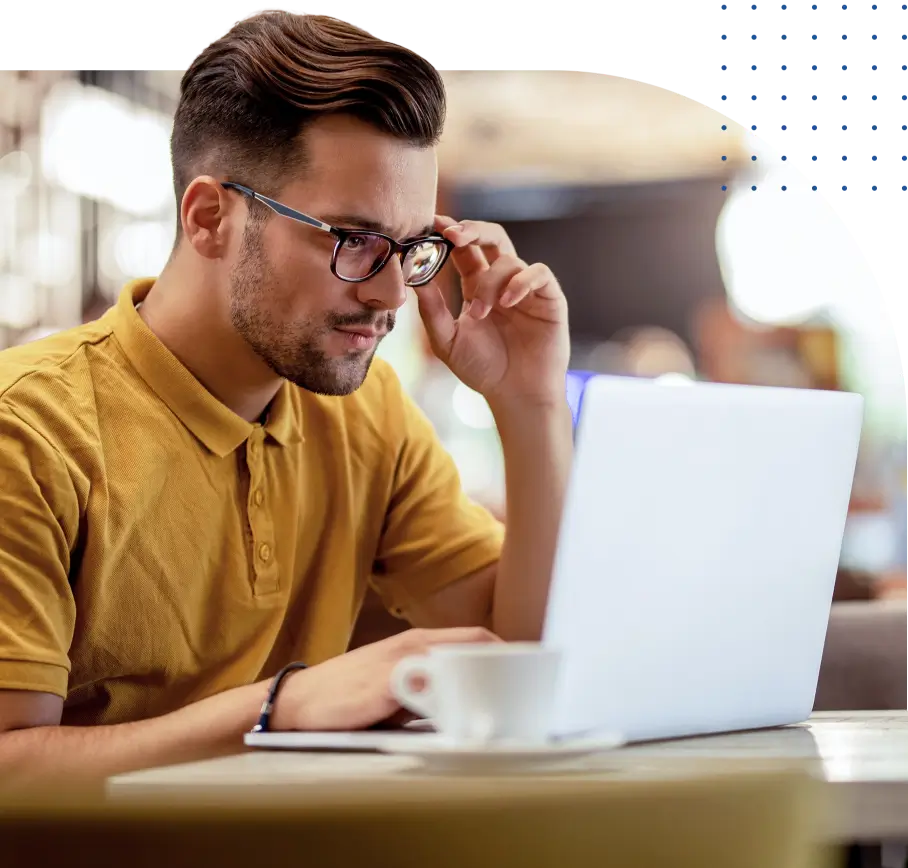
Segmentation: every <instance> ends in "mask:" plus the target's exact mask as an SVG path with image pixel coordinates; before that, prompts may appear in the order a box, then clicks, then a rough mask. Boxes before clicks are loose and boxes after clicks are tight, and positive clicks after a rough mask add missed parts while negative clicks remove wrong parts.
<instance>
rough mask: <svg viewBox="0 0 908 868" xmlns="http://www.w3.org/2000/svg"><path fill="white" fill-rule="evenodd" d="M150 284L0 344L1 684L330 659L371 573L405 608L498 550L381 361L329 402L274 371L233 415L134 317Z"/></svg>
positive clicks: (84, 692) (140, 689)
mask: <svg viewBox="0 0 908 868" xmlns="http://www.w3.org/2000/svg"><path fill="white" fill-rule="evenodd" d="M151 285H152V281H136V282H134V283H132V284H130V285H128V286H127V287H126V288H125V289H124V291H123V293H122V295H121V297H120V300H119V303H118V304H117V305H116V306H115V307H113V308H112V309H111V310H109V311H108V312H107V313H106V314H105V315H104V316H103V317H101V318H100V319H99V320H96V321H95V322H92V323H88V324H87V325H84V326H81V327H79V328H76V329H72V330H70V331H66V332H62V333H60V334H57V335H54V336H52V337H50V338H46V339H44V340H40V341H37V342H35V343H31V344H27V345H25V346H22V347H17V348H14V349H10V350H6V351H4V352H2V353H0V689H2V688H12V689H21V690H38V691H46V692H49V693H55V694H58V695H59V696H62V697H64V698H65V703H64V712H63V723H64V724H102V723H105V724H109V723H121V722H125V721H131V720H138V719H142V718H147V717H152V716H156V715H160V714H164V713H166V712H169V711H172V710H174V709H176V708H179V707H181V706H184V705H186V704H188V703H191V702H194V701H197V700H199V699H202V698H204V697H206V696H210V695H212V694H214V693H219V692H220V691H223V690H226V689H228V688H231V687H236V686H239V685H243V684H249V683H251V682H254V681H257V680H259V679H262V678H267V677H269V676H270V675H273V674H274V673H275V672H276V671H277V670H278V669H279V668H280V667H281V666H282V665H283V664H285V663H287V662H288V661H290V660H304V661H306V662H308V663H310V664H314V663H318V662H320V661H322V660H325V659H327V658H329V657H332V656H335V655H337V654H341V653H343V652H344V650H345V648H346V646H347V643H348V641H349V638H350V634H351V631H352V627H353V623H354V620H355V618H356V615H357V613H358V611H359V608H360V605H361V603H362V600H363V595H364V593H365V591H366V586H367V584H368V583H370V582H371V583H372V584H373V586H374V587H375V588H376V590H377V591H378V592H379V594H380V595H381V596H382V598H383V600H384V601H385V602H386V604H387V605H388V607H389V609H390V610H391V611H392V612H394V613H395V614H397V615H399V616H403V617H405V616H406V614H407V609H408V607H409V606H410V605H411V604H412V603H413V602H414V601H416V600H419V599H420V598H424V597H426V596H427V595H429V594H432V593H433V592H434V591H437V590H439V589H440V588H441V587H443V586H444V585H447V584H449V583H450V582H453V581H455V580H456V579H459V578H462V577H464V576H467V575H469V574H470V573H472V572H474V571H476V570H479V569H482V568H483V567H485V566H487V565H489V564H491V563H494V562H495V561H496V560H497V559H498V556H499V552H500V548H501V542H502V537H503V529H502V527H501V525H500V524H499V523H498V522H497V521H496V520H495V519H494V518H492V517H491V516H490V515H489V514H488V513H487V512H486V511H485V510H484V509H482V508H480V507H479V506H477V505H476V504H474V503H472V502H471V501H470V500H468V499H467V497H466V496H465V495H464V494H463V492H462V490H461V486H460V481H459V478H458V474H457V471H456V468H455V466H454V464H453V462H452V460H451V458H450V456H449V455H448V454H447V452H446V451H445V450H444V449H443V447H442V446H441V445H440V443H439V441H438V440H437V438H436V435H435V433H434V430H433V429H432V426H431V425H430V423H429V422H428V420H427V419H426V418H425V416H424V415H423V414H422V412H421V411H420V410H419V409H418V408H417V407H416V406H415V405H414V403H413V402H412V401H411V400H410V399H409V398H408V397H407V396H406V395H405V394H404V393H403V391H402V389H401V386H400V383H399V381H398V379H397V377H396V376H395V374H394V372H393V370H392V369H391V368H390V367H389V366H388V365H387V364H386V363H384V362H382V361H380V360H375V361H374V362H373V364H372V368H371V370H370V372H369V375H368V377H367V378H366V381H365V382H364V384H363V385H362V387H361V388H360V389H358V390H357V391H356V392H355V393H353V394H352V395H349V396H346V397H324V396H319V395H315V394H311V393H309V392H306V391H304V390H302V389H299V388H297V387H295V386H293V385H292V384H290V383H287V382H285V383H284V384H283V386H282V387H281V390H280V392H279V393H278V395H277V397H276V398H275V400H274V402H273V403H272V405H271V407H270V409H269V413H268V416H267V420H266V421H265V424H264V425H259V424H251V423H249V422H246V421H245V420H243V419H242V418H240V417H239V416H237V415H236V414H234V413H233V412H232V411H231V410H229V409H228V408H227V407H225V406H224V405H223V404H221V403H220V402H219V401H218V400H216V399H215V398H214V397H213V396H212V395H211V394H210V393H208V392H207V391H206V390H205V389H204V388H203V387H202V385H201V384H200V383H199V382H198V381H197V380H196V379H195V378H194V377H193V376H192V375H191V374H190V373H189V371H188V370H187V369H186V368H185V367H184V366H183V365H182V364H181V363H180V362H179V361H178V360H177V359H176V357H175V356H174V355H172V354H171V353H170V352H169V350H167V349H166V348H165V347H164V345H163V344H162V343H161V342H160V341H159V340H158V339H157V338H156V337H155V335H154V334H153V333H152V332H151V330H150V329H149V328H148V327H147V326H146V325H145V323H144V322H143V321H142V319H141V318H140V317H139V315H138V313H137V312H136V309H135V305H136V304H137V303H138V302H139V301H140V300H141V299H142V298H143V297H144V295H145V294H146V293H147V291H148V289H149V288H150V287H151Z"/></svg>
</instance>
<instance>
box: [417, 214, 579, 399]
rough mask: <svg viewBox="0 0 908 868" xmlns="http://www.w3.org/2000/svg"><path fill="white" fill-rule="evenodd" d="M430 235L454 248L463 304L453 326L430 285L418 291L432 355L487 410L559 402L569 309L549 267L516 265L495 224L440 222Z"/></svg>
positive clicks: (511, 247) (513, 253)
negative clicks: (436, 234)
mask: <svg viewBox="0 0 908 868" xmlns="http://www.w3.org/2000/svg"><path fill="white" fill-rule="evenodd" d="M435 227H436V229H437V230H438V231H439V232H442V233H443V234H444V236H445V237H446V238H448V239H449V240H450V241H452V242H453V243H454V244H456V245H457V247H456V249H455V250H454V251H453V252H452V254H451V258H452V260H453V262H454V265H455V267H456V268H457V271H458V272H459V273H460V277H461V283H462V288H463V298H464V306H463V310H462V311H461V314H460V316H459V317H458V318H457V319H455V318H454V317H453V316H452V315H451V313H450V311H448V309H447V307H446V306H445V302H444V298H443V297H442V294H441V291H440V290H439V288H438V287H437V286H436V285H435V284H429V285H427V286H424V287H420V288H417V289H416V294H417V299H418V302H419V312H420V315H421V317H422V320H423V322H424V323H425V326H426V330H427V332H428V335H429V341H430V343H431V345H432V349H433V351H434V352H435V354H436V355H437V356H438V357H439V358H440V359H441V360H442V361H443V362H444V363H445V364H447V365H448V367H449V368H450V369H451V371H452V372H453V373H454V374H455V375H456V376H457V377H458V379H460V380H461V382H463V383H465V384H466V385H467V386H469V387H470V388H471V389H473V390H475V391H477V392H479V393H480V394H482V395H483V396H484V397H485V398H486V400H487V401H489V403H490V404H493V403H494V402H495V401H498V400H503V401H506V402H508V403H510V402H513V401H516V402H517V403H521V404H529V405H533V404H551V403H552V401H557V402H559V403H560V402H564V400H565V375H566V373H567V366H568V357H569V355H570V341H569V337H568V317H567V302H566V301H565V298H564V293H563V292H562V291H561V286H560V285H559V284H558V281H557V280H556V279H555V276H554V275H553V274H552V272H551V271H550V270H549V268H548V266H546V265H542V264H541V263H537V264H535V265H527V263H526V262H524V261H523V260H521V259H518V258H517V252H516V251H515V249H514V245H513V244H512V243H511V239H510V238H508V235H507V233H506V232H505V231H504V229H503V228H502V227H501V226H499V225H498V224H495V223H482V222H476V221H472V220H465V221H463V222H461V223H455V221H454V220H452V219H451V218H450V217H441V216H439V217H437V218H436V222H435Z"/></svg>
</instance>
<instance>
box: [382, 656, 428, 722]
mask: <svg viewBox="0 0 908 868" xmlns="http://www.w3.org/2000/svg"><path fill="white" fill-rule="evenodd" d="M417 676H419V677H421V678H423V679H424V680H425V682H426V687H425V689H424V690H414V689H413V688H412V687H411V686H410V682H411V681H412V680H413V678H415V677H417ZM391 693H392V694H393V695H394V698H395V699H396V700H397V701H398V702H399V703H400V704H401V705H403V706H404V707H405V708H408V709H409V710H410V711H415V712H416V713H417V714H421V715H422V716H423V717H434V716H435V702H434V701H433V699H432V667H431V665H430V663H429V659H428V657H422V656H420V657H404V658H403V660H401V661H400V662H399V663H398V664H397V665H396V666H395V667H394V669H392V670H391Z"/></svg>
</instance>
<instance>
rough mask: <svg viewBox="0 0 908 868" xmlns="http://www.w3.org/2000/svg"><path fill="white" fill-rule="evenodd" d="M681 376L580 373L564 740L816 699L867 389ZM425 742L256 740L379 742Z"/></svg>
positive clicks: (562, 559)
mask: <svg viewBox="0 0 908 868" xmlns="http://www.w3.org/2000/svg"><path fill="white" fill-rule="evenodd" d="M681 383H683V385H682V384H679V383H678V382H677V381H675V382H671V383H670V382H669V381H660V380H641V379H636V378H624V377H607V376H597V377H592V378H589V379H588V380H586V382H584V384H583V394H582V405H581V407H582V409H581V411H580V413H579V419H578V423H577V428H576V435H575V455H574V463H573V467H572V476H571V479H570V484H569V488H568V492H567V499H566V503H565V509H564V514H563V518H562V524H561V529H560V534H559V543H558V550H557V555H556V559H555V565H554V572H553V576H552V584H551V589H550V593H549V602H548V608H547V612H546V619H545V625H544V632H543V637H542V641H543V643H544V644H546V645H550V646H553V647H557V648H559V649H561V651H562V669H561V678H560V684H559V692H558V695H557V698H556V726H555V732H554V733H553V735H554V736H555V737H556V738H572V737H584V736H595V734H596V733H597V732H608V733H615V732H617V733H621V734H622V736H623V737H624V738H625V739H626V740H627V741H642V740H649V739H660V738H673V737H680V736H688V735H700V734H708V733H716V732H729V731H735V730H744V729H758V728H764V727H773V726H781V725H785V724H790V723H798V722H801V721H803V720H805V719H806V718H807V717H808V716H809V715H810V712H811V710H812V707H813V701H814V696H815V693H816V687H817V680H818V675H819V667H820V659H821V657H822V653H823V645H824V642H825V636H826V625H827V622H828V619H829V611H830V606H831V602H832V591H833V586H834V584H835V577H836V572H837V568H838V560H839V551H840V548H841V544H842V537H843V534H844V529H845V520H846V516H847V513H848V504H849V500H850V495H851V486H852V481H853V477H854V470H855V463H856V460H857V452H858V444H859V439H860V433H861V422H862V416H863V400H862V398H861V397H860V396H858V395H854V394H850V393H842V392H823V391H807V390H799V389H782V388H769V387H758V386H735V385H722V384H711V383H709V384H708V383H691V382H690V381H681ZM417 731H418V729H417ZM415 737H418V736H417V735H416V734H415V733H414V732H413V731H410V732H399V733H391V732H387V731H366V732H356V733H305V732H290V733H257V734H253V733H250V734H247V735H246V744H247V745H251V746H258V747H269V748H290V749H297V750H301V749H309V750H311V749H336V750H381V749H382V748H383V747H385V746H387V745H388V743H389V740H393V741H398V740H399V739H406V738H415Z"/></svg>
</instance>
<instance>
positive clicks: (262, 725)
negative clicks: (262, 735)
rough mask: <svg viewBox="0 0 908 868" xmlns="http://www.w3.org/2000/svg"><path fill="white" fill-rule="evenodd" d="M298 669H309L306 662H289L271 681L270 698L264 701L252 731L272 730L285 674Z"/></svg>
mask: <svg viewBox="0 0 908 868" xmlns="http://www.w3.org/2000/svg"><path fill="white" fill-rule="evenodd" d="M296 669H308V667H307V666H306V664H305V663H288V664H287V665H286V666H285V667H284V668H283V669H281V671H280V672H278V674H277V675H275V676H274V678H273V679H272V681H271V687H269V688H268V698H267V699H266V700H265V701H264V703H262V712H261V714H260V715H259V722H258V723H257V724H256V725H255V726H254V727H252V730H251V731H252V732H270V727H271V712H272V711H274V699H275V697H276V696H277V690H278V688H279V687H280V686H281V682H282V681H283V680H284V676H286V675H289V674H290V673H291V672H293V671H294V670H296Z"/></svg>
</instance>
